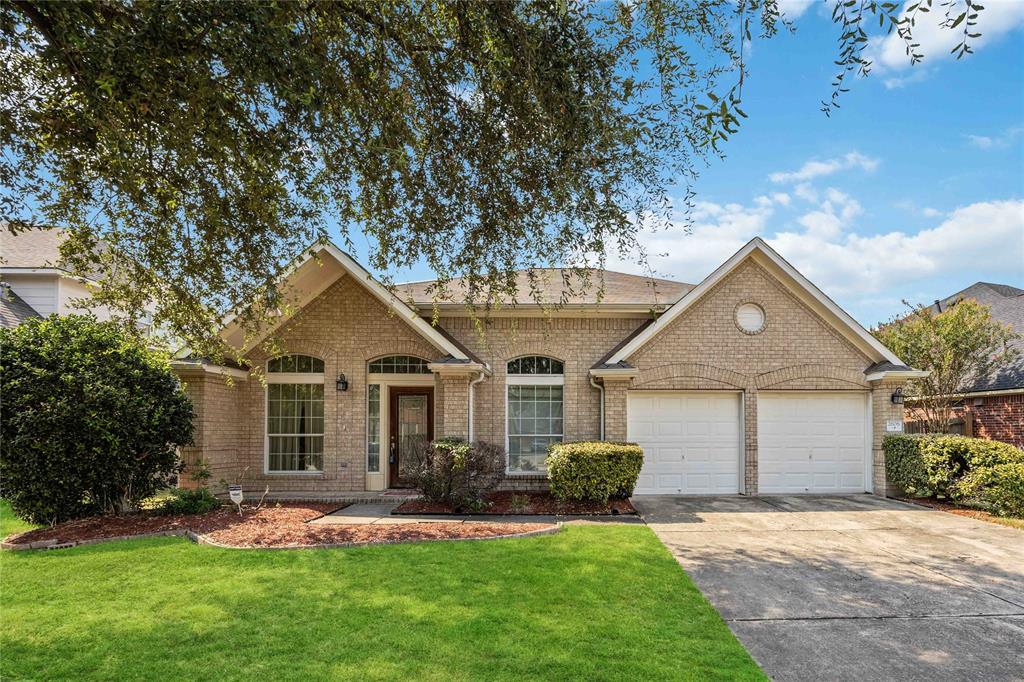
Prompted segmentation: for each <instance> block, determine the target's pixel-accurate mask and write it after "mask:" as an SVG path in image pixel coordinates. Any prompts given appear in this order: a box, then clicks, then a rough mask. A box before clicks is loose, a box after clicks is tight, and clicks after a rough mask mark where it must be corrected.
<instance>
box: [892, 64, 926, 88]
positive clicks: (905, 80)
mask: <svg viewBox="0 0 1024 682" xmlns="http://www.w3.org/2000/svg"><path fill="white" fill-rule="evenodd" d="M930 75H932V71H931V70H929V69H927V68H925V67H924V66H921V65H920V64H918V65H917V67H916V68H915V69H914V70H913V71H911V72H910V73H909V74H908V75H906V76H891V77H889V78H884V79H882V85H884V86H885V89H886V90H898V89H900V88H903V87H906V86H908V85H910V84H911V83H920V82H921V81H923V80H927V79H928V76H930Z"/></svg>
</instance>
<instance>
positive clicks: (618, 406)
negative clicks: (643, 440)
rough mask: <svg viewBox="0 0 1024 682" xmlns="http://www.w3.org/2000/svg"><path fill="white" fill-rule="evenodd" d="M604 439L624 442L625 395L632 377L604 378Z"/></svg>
mask: <svg viewBox="0 0 1024 682" xmlns="http://www.w3.org/2000/svg"><path fill="white" fill-rule="evenodd" d="M602 381H603V382H604V439H605V440H612V441H624V440H626V395H627V394H628V393H629V385H630V383H632V381H633V379H632V377H624V378H618V377H616V378H612V377H604V379H603V380H602Z"/></svg>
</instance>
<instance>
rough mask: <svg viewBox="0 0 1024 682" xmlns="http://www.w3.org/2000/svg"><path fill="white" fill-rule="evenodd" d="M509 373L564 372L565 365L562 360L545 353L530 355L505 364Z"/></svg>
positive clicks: (544, 373)
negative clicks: (547, 355) (544, 354)
mask: <svg viewBox="0 0 1024 682" xmlns="http://www.w3.org/2000/svg"><path fill="white" fill-rule="evenodd" d="M505 371H506V373H508V374H540V375H552V374H564V373H565V365H564V363H563V362H562V361H561V360H556V359H555V358H549V357H546V356H543V355H528V356H526V357H524V358H516V359H515V360H509V361H508V363H507V364H506V366H505Z"/></svg>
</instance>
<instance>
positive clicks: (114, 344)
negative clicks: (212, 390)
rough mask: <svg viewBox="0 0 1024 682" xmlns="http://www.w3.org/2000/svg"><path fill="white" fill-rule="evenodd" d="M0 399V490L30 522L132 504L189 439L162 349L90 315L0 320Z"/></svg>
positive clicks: (186, 409)
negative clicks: (0, 323) (7, 324)
mask: <svg viewBox="0 0 1024 682" xmlns="http://www.w3.org/2000/svg"><path fill="white" fill-rule="evenodd" d="M0 400H2V401H3V410H2V412H0V481H2V486H3V495H4V497H6V498H7V499H8V500H9V501H10V503H11V507H12V508H13V509H14V513H15V514H17V515H18V516H19V517H20V518H22V519H24V520H26V521H31V522H33V523H42V524H54V523H57V522H59V521H64V520H67V519H73V518H77V517H82V516H88V515H91V514H97V513H117V512H120V511H122V510H124V509H128V508H135V507H137V506H138V505H139V503H140V502H141V501H142V500H144V499H146V498H147V497H150V496H152V495H153V494H154V493H155V492H156V491H158V490H160V489H161V488H165V487H167V483H168V478H169V477H170V476H172V475H174V474H175V473H177V472H178V470H179V468H180V464H179V461H178V455H177V448H178V447H179V446H181V445H186V444H188V443H190V442H191V440H192V415H193V412H192V403H191V402H190V401H189V399H188V396H187V395H185V392H184V391H183V390H182V388H181V386H180V385H179V383H178V381H177V379H176V378H175V376H174V374H173V373H171V370H170V365H169V363H168V359H167V357H166V356H164V355H162V354H160V353H158V352H156V351H153V350H151V349H149V348H147V346H146V344H145V343H144V342H143V341H142V340H140V339H138V338H136V337H135V336H134V335H133V334H132V333H131V332H130V331H129V330H126V329H125V328H123V327H122V326H120V325H118V324H116V323H114V322H97V321H96V318H94V317H92V316H86V315H69V316H66V317H57V316H56V315H51V316H50V317H48V318H46V319H33V320H29V321H27V322H24V323H22V324H21V325H19V326H18V327H14V328H8V329H0Z"/></svg>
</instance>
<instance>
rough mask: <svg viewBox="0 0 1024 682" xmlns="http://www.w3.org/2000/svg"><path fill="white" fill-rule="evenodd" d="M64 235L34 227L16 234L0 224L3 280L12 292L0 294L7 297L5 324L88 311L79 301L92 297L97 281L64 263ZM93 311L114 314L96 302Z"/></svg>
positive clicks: (100, 316) (0, 304)
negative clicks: (61, 245)
mask: <svg viewBox="0 0 1024 682" xmlns="http://www.w3.org/2000/svg"><path fill="white" fill-rule="evenodd" d="M64 237H65V232H64V231H63V230H59V229H33V230H28V231H26V232H21V233H18V234H17V235H12V234H11V233H10V232H9V231H7V229H6V228H3V227H0V283H2V285H3V287H2V288H3V289H4V290H5V291H4V293H6V294H8V295H7V296H3V297H0V298H4V299H5V300H4V301H3V302H0V310H3V313H2V314H0V323H2V324H3V326H5V327H11V326H16V325H17V324H20V323H21V322H22V321H24V320H25V319H26V318H27V317H35V316H40V317H46V316H47V315H51V314H53V313H57V314H58V315H67V314H69V313H81V312H84V310H83V309H81V308H77V307H75V302H76V301H77V300H79V299H88V298H90V297H91V296H92V291H91V288H92V287H95V286H96V281H95V280H94V279H92V278H90V277H78V276H75V275H72V274H71V273H70V272H69V271H68V270H67V269H66V268H64V267H63V266H62V265H61V257H60V244H61V242H62V241H63V240H64ZM12 294H13V295H12ZM89 311H90V312H92V313H93V314H95V315H96V317H97V318H98V319H101V320H106V319H109V318H110V311H109V310H108V309H107V308H106V307H104V306H92V307H91V308H89Z"/></svg>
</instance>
